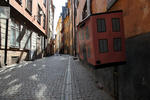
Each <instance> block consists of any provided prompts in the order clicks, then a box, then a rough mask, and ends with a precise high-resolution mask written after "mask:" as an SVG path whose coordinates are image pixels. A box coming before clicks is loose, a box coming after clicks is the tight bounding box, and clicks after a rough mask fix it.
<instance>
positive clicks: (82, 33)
mask: <svg viewBox="0 0 150 100" xmlns="http://www.w3.org/2000/svg"><path fill="white" fill-rule="evenodd" d="M82 40H84V31H82Z"/></svg>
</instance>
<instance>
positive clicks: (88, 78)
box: [0, 55, 112, 100]
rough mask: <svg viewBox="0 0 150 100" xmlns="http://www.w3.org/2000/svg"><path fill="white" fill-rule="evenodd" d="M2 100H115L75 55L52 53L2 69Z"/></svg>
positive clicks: (0, 72) (0, 81)
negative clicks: (100, 87) (96, 82)
mask: <svg viewBox="0 0 150 100" xmlns="http://www.w3.org/2000/svg"><path fill="white" fill-rule="evenodd" d="M0 100H112V98H111V97H110V96H108V95H107V94H105V92H103V91H102V90H99V89H97V87H96V84H95V82H94V79H93V75H92V73H91V72H90V71H88V70H87V69H86V68H85V67H83V66H82V65H81V64H80V62H79V61H78V60H73V58H72V57H71V56H67V55H63V56H52V57H49V58H44V59H40V60H37V61H33V62H29V63H22V64H20V65H16V66H14V67H10V68H7V69H0Z"/></svg>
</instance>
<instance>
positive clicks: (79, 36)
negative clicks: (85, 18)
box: [79, 31, 81, 40]
mask: <svg viewBox="0 0 150 100" xmlns="http://www.w3.org/2000/svg"><path fill="white" fill-rule="evenodd" d="M79 40H81V31H79Z"/></svg>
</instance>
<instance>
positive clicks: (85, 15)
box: [82, 2, 88, 19]
mask: <svg viewBox="0 0 150 100" xmlns="http://www.w3.org/2000/svg"><path fill="white" fill-rule="evenodd" d="M87 15H88V13H87V2H86V3H85V6H84V9H83V12H82V19H84V18H86V17H87Z"/></svg>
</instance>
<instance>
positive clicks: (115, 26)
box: [112, 18, 120, 32]
mask: <svg viewBox="0 0 150 100" xmlns="http://www.w3.org/2000/svg"><path fill="white" fill-rule="evenodd" d="M112 31H113V32H120V18H112Z"/></svg>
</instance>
